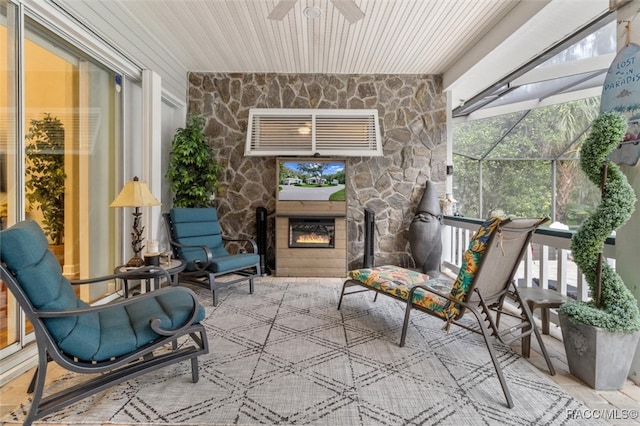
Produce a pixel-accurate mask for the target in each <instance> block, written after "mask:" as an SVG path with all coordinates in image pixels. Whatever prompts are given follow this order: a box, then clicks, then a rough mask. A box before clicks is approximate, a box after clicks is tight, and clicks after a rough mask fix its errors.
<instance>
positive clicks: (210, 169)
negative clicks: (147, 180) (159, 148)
mask: <svg viewBox="0 0 640 426" xmlns="http://www.w3.org/2000/svg"><path fill="white" fill-rule="evenodd" d="M204 123H205V120H204V117H202V116H199V115H192V116H189V118H188V119H187V125H186V127H184V128H179V129H178V130H176V134H175V136H174V138H173V143H172V146H171V153H170V156H169V167H168V169H167V174H166V178H167V179H168V180H169V183H170V185H171V190H172V191H173V193H174V198H173V205H174V206H175V207H208V206H210V205H211V199H212V197H213V196H215V193H216V190H217V189H218V174H219V173H220V169H221V168H220V166H219V165H218V163H217V162H216V160H215V157H214V155H213V151H212V150H211V148H210V147H209V146H208V145H207V143H206V142H205V140H204Z"/></svg>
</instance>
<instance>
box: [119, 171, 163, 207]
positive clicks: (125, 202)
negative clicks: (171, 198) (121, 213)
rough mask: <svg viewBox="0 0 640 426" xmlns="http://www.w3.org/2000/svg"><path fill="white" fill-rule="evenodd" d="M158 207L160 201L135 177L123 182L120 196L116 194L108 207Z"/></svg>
mask: <svg viewBox="0 0 640 426" xmlns="http://www.w3.org/2000/svg"><path fill="white" fill-rule="evenodd" d="M159 205H160V201H158V199H157V198H156V197H155V196H154V195H153V194H152V193H151V190H149V187H148V186H147V184H146V182H142V181H140V180H138V177H137V176H136V177H134V178H133V180H130V181H128V182H125V184H124V188H122V191H120V194H118V196H117V197H116V199H115V200H113V202H112V203H111V204H110V205H109V207H147V206H159Z"/></svg>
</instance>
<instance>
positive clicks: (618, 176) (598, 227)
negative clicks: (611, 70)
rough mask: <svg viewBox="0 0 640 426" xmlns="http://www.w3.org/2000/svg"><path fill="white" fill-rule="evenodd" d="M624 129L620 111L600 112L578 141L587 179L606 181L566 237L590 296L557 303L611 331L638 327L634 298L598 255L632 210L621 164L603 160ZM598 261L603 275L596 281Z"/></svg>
mask: <svg viewBox="0 0 640 426" xmlns="http://www.w3.org/2000/svg"><path fill="white" fill-rule="evenodd" d="M626 128H627V119H626V118H625V117H624V116H623V115H622V114H620V113H617V112H610V113H605V114H602V115H601V116H600V117H599V118H598V119H597V120H596V121H595V122H594V124H593V127H592V130H591V133H590V134H589V137H588V138H587V140H586V141H585V143H584V144H583V146H582V151H581V156H580V167H581V168H582V170H583V171H584V173H585V174H586V175H587V176H588V177H589V180H590V181H591V182H592V183H594V184H595V185H596V186H597V187H600V186H601V185H602V178H603V175H604V174H605V173H606V181H605V184H604V187H603V188H601V189H602V201H601V202H600V204H599V205H598V206H597V208H596V210H595V211H594V213H592V214H591V215H590V216H589V217H587V219H586V220H585V221H584V223H583V224H582V226H581V227H580V229H579V230H578V232H577V233H576V234H575V235H574V237H573V239H572V241H571V252H572V253H573V258H574V261H575V262H576V264H577V265H578V266H579V267H580V269H581V270H582V271H583V273H584V275H585V277H586V279H587V283H588V284H589V288H590V290H591V294H592V296H593V300H591V301H590V302H569V303H566V304H564V305H563V306H562V307H561V312H562V313H564V314H565V315H566V316H567V317H569V318H571V319H572V320H573V321H574V322H578V323H582V324H588V325H592V326H595V327H600V328H604V329H606V330H608V331H612V332H617V331H637V330H640V311H639V310H638V304H637V302H636V299H635V298H634V296H633V294H632V293H631V292H630V291H629V289H628V288H627V287H626V286H625V284H624V282H623V281H622V278H620V276H619V275H618V274H617V273H616V272H615V270H614V269H613V268H612V267H611V266H609V264H608V263H607V262H602V260H601V259H599V258H600V253H601V251H602V249H603V246H604V241H605V239H606V238H607V237H608V236H609V235H611V233H612V232H613V231H615V230H616V229H618V228H619V227H620V226H622V225H623V224H624V223H625V222H626V221H627V220H628V219H629V218H630V217H631V214H632V213H633V211H634V209H635V203H636V196H635V193H634V191H633V188H632V187H631V185H629V183H628V182H627V178H626V176H625V175H624V174H623V173H622V172H621V171H620V168H619V167H618V166H616V165H615V164H614V163H612V162H610V161H608V159H607V157H608V155H609V154H610V153H611V151H613V150H614V149H615V148H616V147H617V145H618V144H619V143H620V141H621V140H622V138H623V136H624V133H625V131H626ZM600 263H601V266H602V275H601V280H598V269H599V268H598V266H599V264H600ZM598 294H600V299H599V300H598V296H597V295H598Z"/></svg>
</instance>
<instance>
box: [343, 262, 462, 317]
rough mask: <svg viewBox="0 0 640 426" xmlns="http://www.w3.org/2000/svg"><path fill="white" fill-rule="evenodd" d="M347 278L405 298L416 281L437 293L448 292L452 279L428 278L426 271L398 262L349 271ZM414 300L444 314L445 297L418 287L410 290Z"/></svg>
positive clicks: (439, 313) (417, 303)
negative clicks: (412, 292) (409, 267)
mask: <svg viewBox="0 0 640 426" xmlns="http://www.w3.org/2000/svg"><path fill="white" fill-rule="evenodd" d="M348 278H349V279H351V280H354V281H357V282H358V283H359V284H361V285H363V286H365V287H370V288H371V289H374V290H377V291H380V292H383V293H386V294H389V295H391V296H394V297H397V298H399V299H402V300H404V301H406V300H407V299H408V297H409V292H410V291H411V289H412V288H413V287H415V286H416V285H417V284H420V285H424V286H426V287H429V288H431V289H433V290H436V291H438V292H440V293H444V294H449V293H450V292H451V286H452V284H453V281H452V280H449V279H446V278H431V279H430V278H429V276H428V275H425V274H422V273H420V272H416V271H412V270H409V269H405V268H401V267H399V266H393V265H384V266H377V267H375V268H363V269H355V270H353V271H349V274H348ZM413 303H414V304H415V305H419V306H423V307H425V308H427V309H429V310H431V311H434V312H436V313H438V315H441V316H442V317H443V318H446V316H445V315H444V308H445V306H446V304H447V299H445V298H443V297H439V296H437V295H435V294H432V293H428V292H426V291H424V290H422V289H417V290H416V291H415V292H414V294H413Z"/></svg>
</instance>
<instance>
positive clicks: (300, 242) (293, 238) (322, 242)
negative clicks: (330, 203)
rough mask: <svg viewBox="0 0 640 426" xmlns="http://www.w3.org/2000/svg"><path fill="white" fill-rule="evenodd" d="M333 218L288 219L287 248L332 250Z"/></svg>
mask: <svg viewBox="0 0 640 426" xmlns="http://www.w3.org/2000/svg"><path fill="white" fill-rule="evenodd" d="M335 229H336V226H335V218H333V217H331V218H317V217H314V218H308V217H304V218H300V217H290V218H289V248H334V247H335Z"/></svg>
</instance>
